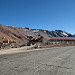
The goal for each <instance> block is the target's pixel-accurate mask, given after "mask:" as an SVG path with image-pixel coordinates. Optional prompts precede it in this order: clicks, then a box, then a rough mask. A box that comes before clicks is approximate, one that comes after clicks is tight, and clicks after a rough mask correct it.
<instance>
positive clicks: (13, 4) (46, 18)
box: [0, 0, 75, 34]
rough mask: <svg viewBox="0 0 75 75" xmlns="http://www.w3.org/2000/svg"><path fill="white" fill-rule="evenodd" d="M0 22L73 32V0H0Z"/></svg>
mask: <svg viewBox="0 0 75 75" xmlns="http://www.w3.org/2000/svg"><path fill="white" fill-rule="evenodd" d="M0 24H3V25H12V26H19V27H29V28H36V29H45V30H58V29H59V30H65V31H66V32H69V33H72V34H75V0H0Z"/></svg>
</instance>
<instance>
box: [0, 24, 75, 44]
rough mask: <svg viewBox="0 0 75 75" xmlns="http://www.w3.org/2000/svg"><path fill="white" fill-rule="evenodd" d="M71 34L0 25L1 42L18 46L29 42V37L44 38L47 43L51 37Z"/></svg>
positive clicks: (60, 31)
mask: <svg viewBox="0 0 75 75" xmlns="http://www.w3.org/2000/svg"><path fill="white" fill-rule="evenodd" d="M68 35H69V34H68V33H67V32H64V31H62V30H55V31H48V30H42V29H29V28H22V27H16V26H4V25H2V24H0V41H3V40H7V39H9V40H11V41H15V42H16V44H17V45H18V44H23V43H27V42H28V41H29V39H28V37H27V36H32V37H34V38H39V37H40V36H43V39H44V40H43V41H44V42H47V41H48V40H49V39H50V38H51V37H67V36H68ZM74 36H75V35H74Z"/></svg>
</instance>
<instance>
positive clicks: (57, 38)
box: [50, 37, 75, 40]
mask: <svg viewBox="0 0 75 75" xmlns="http://www.w3.org/2000/svg"><path fill="white" fill-rule="evenodd" d="M50 40H75V38H74V37H52V38H50Z"/></svg>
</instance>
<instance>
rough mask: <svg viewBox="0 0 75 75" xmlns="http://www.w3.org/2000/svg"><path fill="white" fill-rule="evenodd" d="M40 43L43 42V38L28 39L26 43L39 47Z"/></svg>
mask: <svg viewBox="0 0 75 75" xmlns="http://www.w3.org/2000/svg"><path fill="white" fill-rule="evenodd" d="M42 42H43V37H42V36H41V37H40V38H30V39H29V42H28V43H30V44H32V45H34V44H37V45H38V46H40V45H41V44H42Z"/></svg>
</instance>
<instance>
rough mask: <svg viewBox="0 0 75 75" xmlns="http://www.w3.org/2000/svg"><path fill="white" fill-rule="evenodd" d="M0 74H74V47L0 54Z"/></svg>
mask: <svg viewBox="0 0 75 75" xmlns="http://www.w3.org/2000/svg"><path fill="white" fill-rule="evenodd" d="M0 75H75V47H74V46H70V47H60V48H52V49H45V50H39V51H31V52H23V53H17V54H11V55H0Z"/></svg>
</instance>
